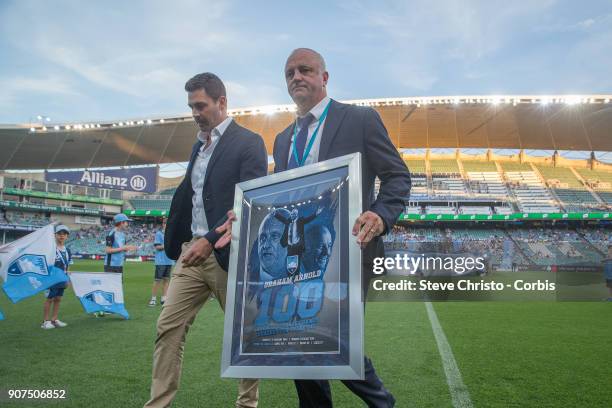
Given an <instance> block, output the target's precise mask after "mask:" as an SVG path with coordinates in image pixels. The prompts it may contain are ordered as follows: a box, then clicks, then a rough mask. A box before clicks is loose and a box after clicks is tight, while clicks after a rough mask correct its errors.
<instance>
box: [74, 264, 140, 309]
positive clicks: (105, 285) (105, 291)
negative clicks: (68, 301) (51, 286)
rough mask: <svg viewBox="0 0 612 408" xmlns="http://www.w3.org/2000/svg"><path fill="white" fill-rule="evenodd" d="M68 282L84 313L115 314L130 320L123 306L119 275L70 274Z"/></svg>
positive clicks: (109, 273) (121, 284)
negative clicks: (70, 283)
mask: <svg viewBox="0 0 612 408" xmlns="http://www.w3.org/2000/svg"><path fill="white" fill-rule="evenodd" d="M70 282H72V290H74V294H75V295H77V297H78V298H79V300H80V301H81V304H82V305H83V308H84V309H85V312H86V313H95V312H106V313H115V314H118V315H121V316H123V317H124V318H126V319H129V318H130V315H129V314H128V312H127V310H126V309H125V305H124V304H123V283H122V282H121V274H120V273H111V272H108V273H95V272H94V273H90V272H72V273H71V274H70Z"/></svg>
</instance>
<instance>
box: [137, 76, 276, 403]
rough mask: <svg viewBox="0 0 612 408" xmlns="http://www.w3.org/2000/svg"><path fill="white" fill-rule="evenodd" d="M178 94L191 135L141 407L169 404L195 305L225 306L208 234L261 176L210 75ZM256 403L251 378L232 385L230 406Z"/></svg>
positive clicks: (224, 253)
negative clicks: (246, 185)
mask: <svg viewBox="0 0 612 408" xmlns="http://www.w3.org/2000/svg"><path fill="white" fill-rule="evenodd" d="M185 91H187V93H188V104H189V107H190V108H191V110H192V115H193V118H194V120H195V122H196V123H197V124H198V127H199V132H198V134H197V140H196V143H195V144H194V146H193V151H192V152H191V157H190V159H189V166H188V167H187V172H186V174H185V178H184V179H183V181H182V182H181V184H180V186H179V187H178V188H177V190H176V192H175V193H174V197H173V198H172V204H171V206H170V214H169V216H168V221H167V225H166V231H165V240H166V245H165V251H166V253H167V255H168V256H169V257H170V258H171V259H175V260H177V263H176V266H175V269H174V271H173V274H172V278H171V279H170V284H169V287H168V294H167V299H166V303H165V304H164V307H163V309H162V312H161V314H160V316H159V319H158V321H157V338H156V340H155V352H154V355H153V381H152V384H151V399H150V400H149V401H148V402H147V403H146V404H145V407H168V406H170V404H171V403H172V401H173V399H174V396H175V395H176V392H177V390H178V386H179V381H180V376H181V366H182V359H183V350H184V347H185V337H186V335H187V332H188V330H189V328H190V326H191V324H192V323H193V321H194V320H195V317H196V315H197V313H198V311H199V310H200V309H201V307H202V305H204V303H206V301H207V300H208V299H209V298H210V296H211V295H212V294H214V295H215V297H216V298H217V300H218V301H219V304H220V305H221V308H222V309H224V308H225V297H226V286H227V267H228V262H229V246H227V247H225V248H214V246H215V243H216V242H217V240H218V239H219V237H220V234H218V233H217V232H216V231H215V228H217V227H219V226H220V225H222V224H223V223H224V221H225V220H227V216H226V214H227V212H228V211H229V210H230V209H231V208H232V207H233V205H234V189H235V185H236V184H237V183H240V182H242V181H246V180H250V179H254V178H257V177H262V176H265V175H266V174H267V170H268V156H267V153H266V148H265V145H264V142H263V139H262V138H261V136H259V135H257V134H255V133H253V132H251V131H249V130H248V129H245V128H243V127H241V126H240V125H238V124H237V123H236V122H234V121H233V120H232V118H231V117H228V116H227V97H226V91H225V86H224V85H223V82H222V81H221V80H220V79H219V78H218V77H217V76H216V75H214V74H211V73H203V74H198V75H196V76H195V77H193V78H191V79H190V80H189V81H188V82H187V83H186V84H185ZM211 255H212V256H211ZM210 368H213V367H212V366H210ZM213 371H214V370H213ZM211 391H212V390H211ZM257 401H258V380H254V379H243V380H240V385H239V389H238V399H237V401H236V406H237V407H256V406H257Z"/></svg>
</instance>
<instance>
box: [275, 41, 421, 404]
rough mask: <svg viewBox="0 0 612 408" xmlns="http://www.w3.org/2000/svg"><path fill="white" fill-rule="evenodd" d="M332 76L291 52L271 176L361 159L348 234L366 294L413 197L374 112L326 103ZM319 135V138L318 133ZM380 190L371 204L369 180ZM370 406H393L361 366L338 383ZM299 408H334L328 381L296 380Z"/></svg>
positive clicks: (310, 53) (312, 57)
mask: <svg viewBox="0 0 612 408" xmlns="http://www.w3.org/2000/svg"><path fill="white" fill-rule="evenodd" d="M328 79H329V73H328V72H327V71H326V68H325V61H324V59H323V57H322V56H321V55H320V54H319V53H318V52H316V51H314V50H311V49H308V48H298V49H296V50H294V51H293V52H292V53H291V55H289V58H288V59H287V62H286V64H285V81H286V82H287V90H288V91H289V95H290V96H291V98H292V99H293V101H294V102H295V103H296V105H297V118H296V121H295V123H293V124H291V125H290V126H289V127H288V128H287V129H285V130H284V131H282V132H281V133H280V134H279V135H277V136H276V139H275V141H274V165H275V167H274V172H275V173H277V172H281V171H285V170H289V169H292V168H296V167H299V166H302V165H305V164H311V163H317V162H320V161H324V160H328V159H332V158H334V157H339V156H343V155H346V154H350V153H355V152H360V153H361V156H362V159H363V162H362V183H363V185H362V189H363V197H362V203H363V209H362V213H361V215H360V216H359V217H358V218H357V220H356V221H355V224H354V226H353V235H356V236H357V242H358V243H359V245H360V246H361V248H362V250H363V292H364V293H363V294H364V300H365V293H366V291H367V287H368V286H369V281H370V278H371V277H372V265H373V259H374V258H375V257H379V256H384V247H383V242H382V239H381V235H384V234H386V233H387V232H388V231H391V229H392V228H393V225H395V221H396V220H397V218H398V216H399V215H400V213H401V212H402V210H403V209H404V206H405V201H406V200H407V199H408V196H409V193H410V173H409V172H408V169H407V168H406V165H405V164H404V161H403V160H402V159H401V157H400V155H399V154H398V152H397V149H396V148H395V147H394V146H393V144H392V143H391V140H390V139H389V136H388V134H387V130H386V129H385V127H384V125H383V123H382V121H381V119H380V116H379V115H378V113H377V112H376V111H375V110H374V109H372V108H368V107H359V106H352V105H346V104H343V103H339V102H336V101H334V100H333V99H330V98H329V97H328V96H327V90H326V87H327V81H328ZM317 128H318V132H317ZM376 177H378V178H379V179H380V191H379V193H378V197H376V198H374V180H375V178H376ZM343 383H344V384H345V385H346V386H347V387H348V388H349V389H350V390H351V391H352V392H354V393H355V394H356V395H357V396H359V397H360V398H361V399H362V400H364V401H365V402H366V403H367V405H368V406H369V407H392V406H394V404H395V398H394V397H393V395H391V393H390V392H389V391H388V390H387V389H386V388H385V387H384V385H383V383H382V381H381V380H380V378H378V376H377V375H376V371H375V370H374V367H373V365H372V362H371V360H370V359H369V358H367V357H366V359H365V380H363V381H343ZM295 386H296V388H297V392H298V397H299V400H300V407H317V408H320V407H331V406H332V397H331V390H330V386H329V382H328V381H326V380H296V381H295Z"/></svg>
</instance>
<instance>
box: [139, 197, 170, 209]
mask: <svg viewBox="0 0 612 408" xmlns="http://www.w3.org/2000/svg"><path fill="white" fill-rule="evenodd" d="M171 203H172V199H168V198H157V197H156V198H153V197H150V198H148V197H146V196H142V197H138V198H132V199H130V204H132V206H133V207H134V209H135V210H169V209H170V204H171Z"/></svg>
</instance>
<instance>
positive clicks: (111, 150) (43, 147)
mask: <svg viewBox="0 0 612 408" xmlns="http://www.w3.org/2000/svg"><path fill="white" fill-rule="evenodd" d="M346 102H347V103H351V104H354V105H362V106H372V107H374V108H375V109H376V110H377V111H378V112H379V113H380V115H381V117H382V119H383V121H384V123H385V126H386V127H387V129H388V131H389V135H390V137H391V140H392V141H393V143H394V144H395V145H396V147H398V148H490V149H534V150H578V151H605V152H609V151H612V95H586V96H585V95H581V96H576V95H574V96H568V95H557V96H542V95H539V96H538V95H531V96H527V95H513V96H440V97H412V98H410V97H409V98H387V99H364V100H352V101H346ZM294 112H295V106H293V105H274V106H259V107H252V108H242V109H233V110H230V112H229V113H230V115H232V116H233V117H234V118H235V119H236V121H237V122H238V123H240V124H242V125H244V126H246V127H248V128H249V129H251V130H253V131H255V132H257V133H259V134H261V135H262V136H263V137H264V140H265V142H266V147H267V149H268V152H271V151H272V146H273V142H274V137H275V136H276V134H278V133H279V132H280V131H282V130H283V129H284V128H285V127H287V126H288V125H289V124H290V123H291V121H292V120H293V118H294V115H295V113H294ZM196 131H197V128H196V126H195V123H194V122H193V120H192V118H191V116H190V115H185V116H178V117H165V118H151V119H134V120H124V121H115V122H100V123H87V124H85V123H78V124H77V123H71V124H61V125H60V124H56V125H46V126H43V125H41V124H36V125H33V124H23V125H8V126H6V125H5V126H0V141H1V144H0V146H1V149H0V169H2V170H24V169H57V168H95V167H107V166H132V165H144V164H159V163H175V162H183V161H186V160H187V158H188V156H189V153H190V151H191V146H192V144H193V142H194V140H195V133H196Z"/></svg>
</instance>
